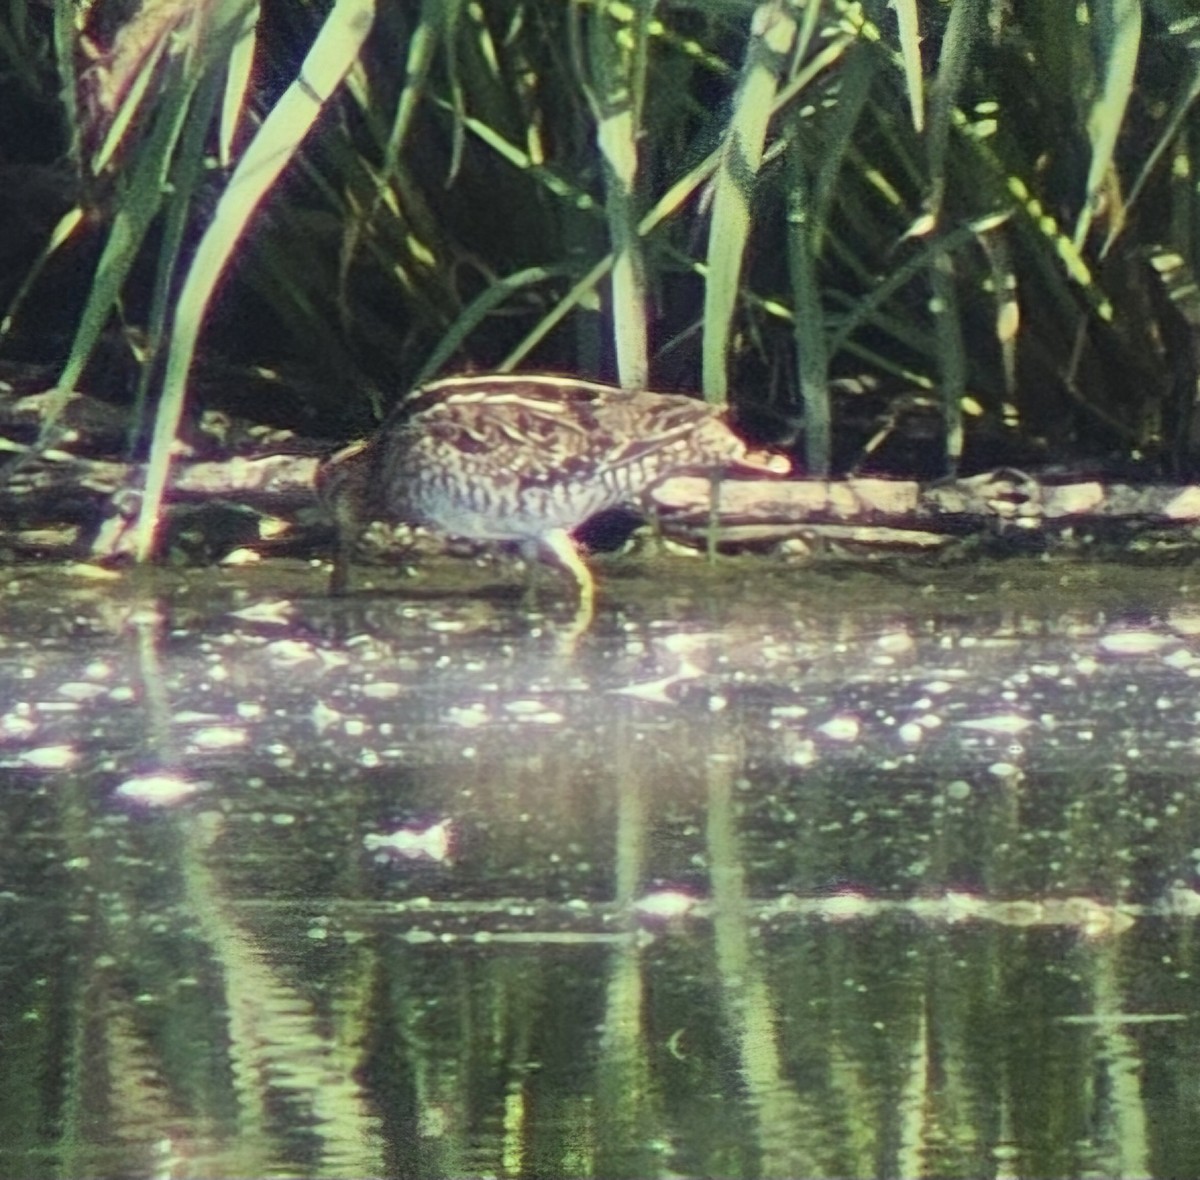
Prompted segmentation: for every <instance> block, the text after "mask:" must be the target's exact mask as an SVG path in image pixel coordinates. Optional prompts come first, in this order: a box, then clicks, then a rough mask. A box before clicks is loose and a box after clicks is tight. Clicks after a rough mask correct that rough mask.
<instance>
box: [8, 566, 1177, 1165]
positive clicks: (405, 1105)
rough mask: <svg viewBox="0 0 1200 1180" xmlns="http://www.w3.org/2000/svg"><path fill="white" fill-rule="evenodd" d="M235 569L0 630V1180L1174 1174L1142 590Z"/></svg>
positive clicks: (965, 577)
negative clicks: (586, 603) (451, 589)
mask: <svg viewBox="0 0 1200 1180" xmlns="http://www.w3.org/2000/svg"><path fill="white" fill-rule="evenodd" d="M668 568H669V569H670V570H672V571H675V570H676V568H677V567H676V566H669V567H668ZM251 576H252V575H248V574H225V575H221V576H219V577H212V578H209V579H207V580H206V581H205V583H204V584H203V585H196V584H194V583H192V584H189V583H188V582H185V581H184V580H183V579H182V578H180V579H175V580H173V581H167V580H164V579H163V578H162V577H160V578H159V580H158V582H157V583H156V584H152V585H142V586H141V587H140V588H139V587H138V585H137V584H136V583H134V582H131V581H129V580H124V581H116V582H113V583H108V582H104V583H92V582H81V581H77V580H74V579H72V578H71V577H69V576H66V575H54V574H46V573H34V572H32V571H30V572H28V573H24V572H21V571H11V572H10V577H9V581H8V583H7V586H6V587H5V588H4V590H3V591H2V593H0V609H2V610H3V611H4V612H5V615H4V617H5V630H4V636H3V640H2V646H0V832H2V833H3V839H4V849H5V853H4V855H3V857H0V917H2V920H3V924H4V930H5V934H6V937H5V939H4V940H3V943H2V944H0V980H2V981H3V987H2V989H0V1044H3V1046H4V1058H5V1063H6V1068H5V1070H3V1071H0V1088H2V1090H3V1094H2V1097H0V1175H12V1176H30V1177H37V1176H70V1177H82V1176H177V1177H183V1176H196V1177H223V1176H229V1177H240V1176H250V1175H254V1176H259V1175H261V1176H268V1175H270V1176H304V1177H308V1176H330V1177H354V1176H414V1177H437V1176H447V1177H459V1176H462V1177H466V1176H509V1175H512V1176H560V1177H574V1176H578V1177H584V1176H600V1177H617V1176H636V1177H647V1176H664V1177H667V1176H729V1177H743V1176H745V1177H751V1176H755V1177H758V1176H761V1177H796V1176H814V1177H815V1176H917V1175H929V1176H964V1177H979V1176H997V1177H1000V1176H1016V1175H1021V1176H1067V1175H1081V1174H1085V1175H1086V1174H1091V1175H1106V1176H1107V1175H1120V1176H1164V1177H1173V1176H1174V1177H1177V1176H1186V1175H1197V1174H1200V1141H1197V1139H1196V1136H1195V1133H1194V1117H1193V1106H1194V1102H1193V1097H1194V1095H1195V1093H1196V1087H1197V1073H1198V1069H1197V1065H1196V1063H1197V1062H1198V1061H1200V1046H1198V1045H1197V1044H1196V1040H1197V1034H1196V1032H1195V1028H1196V1020H1195V1016H1196V1013H1197V1008H1198V1007H1200V990H1198V988H1197V984H1196V979H1197V972H1198V971H1200V964H1198V963H1197V962H1196V959H1197V951H1196V941H1197V940H1196V939H1195V938H1194V936H1193V929H1194V923H1195V920H1196V919H1195V915H1196V914H1197V913H1200V897H1198V896H1197V894H1196V893H1195V892H1194V891H1193V888H1194V886H1195V884H1196V865H1197V862H1198V861H1200V801H1198V793H1197V785H1196V784H1197V777H1198V776H1197V769H1198V768H1200V737H1198V736H1197V735H1198V733H1200V731H1198V729H1197V720H1198V719H1200V704H1198V703H1197V694H1196V691H1195V687H1196V679H1197V676H1198V675H1200V595H1197V594H1195V593H1194V592H1193V591H1192V589H1191V588H1190V586H1189V585H1188V582H1187V577H1186V574H1180V573H1155V572H1153V571H1128V570H1107V571H1106V570H1098V569H1092V568H1089V569H1084V570H1077V571H1074V572H1073V573H1068V574H1067V575H1064V574H1063V573H1062V572H1061V571H1059V572H1057V573H1056V572H1052V571H1050V570H1049V569H1047V568H1046V567H1042V566H1038V565H1033V564H1030V565H1027V566H1026V565H1024V564H1021V563H1006V564H1005V565H1003V566H996V567H992V568H991V569H987V570H985V569H982V568H976V569H973V570H972V571H971V572H970V573H962V572H960V573H957V574H945V573H939V574H938V577H937V588H936V589H933V588H932V587H931V586H927V585H926V582H928V581H929V580H930V579H929V578H928V576H927V575H924V576H916V577H913V578H912V579H911V585H909V586H907V587H898V586H897V583H898V582H899V581H902V579H900V578H897V577H896V576H895V575H894V574H893V575H889V576H887V577H883V576H879V575H863V574H862V573H858V574H856V575H853V576H851V575H847V576H846V577H845V578H841V577H837V576H835V575H833V574H830V573H826V574H823V575H819V576H818V575H813V576H807V575H800V574H797V573H795V572H792V573H789V574H786V575H785V574H783V573H780V572H777V571H767V572H764V569H763V567H762V566H761V565H755V564H754V563H748V564H746V565H745V566H742V565H737V564H732V563H731V564H730V565H728V566H726V568H725V570H724V572H723V573H722V574H721V575H719V577H713V576H707V575H703V574H699V573H698V574H697V576H696V577H695V578H689V580H688V582H687V583H686V584H683V585H681V584H680V583H679V582H678V581H677V580H670V581H668V580H667V578H666V577H665V576H664V577H657V578H655V577H643V578H639V579H633V578H631V579H629V580H628V581H627V582H622V581H620V580H619V579H618V578H617V577H615V576H610V577H608V578H607V579H606V580H603V581H602V584H603V587H604V590H603V596H602V608H601V611H600V614H599V618H598V619H597V622H596V624H595V626H594V627H593V629H592V630H591V631H590V632H589V633H588V634H586V635H585V636H583V637H582V638H581V639H580V640H578V642H575V643H573V644H570V643H564V642H563V641H562V635H563V633H564V630H565V625H566V623H567V621H568V620H569V616H570V611H569V609H567V608H566V607H565V606H564V604H563V603H562V602H561V601H557V600H555V599H554V598H553V597H551V598H550V599H549V601H548V603H547V606H546V613H545V614H544V615H543V614H534V615H531V614H530V613H528V612H526V611H524V610H523V609H522V608H521V607H520V605H519V602H518V601H517V599H516V597H515V596H509V595H507V594H505V595H501V596H499V597H497V596H496V595H495V594H491V593H485V594H484V595H483V596H482V597H460V596H448V597H441V596H438V595H436V594H427V595H426V596H424V597H417V598H414V597H411V596H406V595H404V594H401V593H399V592H397V591H395V590H392V589H387V590H383V591H369V590H368V591H364V592H361V593H359V594H356V595H354V596H352V597H351V598H350V599H348V600H346V601H344V602H332V601H330V600H328V599H326V598H324V596H323V595H321V594H320V593H319V589H318V581H317V579H316V576H315V575H314V574H311V573H310V572H309V571H306V570H302V569H292V570H284V571H282V572H281V571H279V570H274V571H271V572H270V573H269V575H268V576H266V577H263V576H261V575H260V576H259V581H258V582H257V583H252V582H251V581H249V578H250V577H251ZM671 576H672V578H674V579H677V577H678V575H677V573H672V575H671Z"/></svg>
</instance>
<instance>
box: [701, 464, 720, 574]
mask: <svg viewBox="0 0 1200 1180" xmlns="http://www.w3.org/2000/svg"><path fill="white" fill-rule="evenodd" d="M720 539H721V472H720V470H719V469H718V468H715V467H714V468H713V470H712V471H710V472H709V475H708V531H707V534H706V540H705V551H706V554H707V556H708V563H709V565H716V562H717V542H718V541H719V540H720Z"/></svg>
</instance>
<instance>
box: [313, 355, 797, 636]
mask: <svg viewBox="0 0 1200 1180" xmlns="http://www.w3.org/2000/svg"><path fill="white" fill-rule="evenodd" d="M723 468H748V469H751V470H757V471H766V472H772V473H774V474H784V473H786V472H787V471H789V470H790V464H789V463H788V461H787V459H785V458H784V457H783V456H781V455H777V454H770V453H768V452H765V451H755V450H751V449H749V448H748V447H747V446H746V444H745V443H743V442H742V441H741V439H739V438H738V437H737V435H736V434H734V433H733V431H732V430H731V429H730V428H729V426H728V424H727V423H726V421H725V417H724V415H723V414H721V413H719V412H717V411H716V410H714V409H712V408H711V407H709V406H706V405H705V404H704V403H703V402H699V401H696V400H695V399H694V398H690V397H684V396H682V395H681V394H669V393H649V392H644V391H636V392H630V391H627V390H621V389H617V388H614V387H613V386H609V385H599V384H594V383H592V382H588V381H579V380H576V379H574V378H571V377H549V376H512V375H499V376H498V375H490V376H471V377H451V378H449V379H447V380H444V381H437V382H434V383H433V384H431V385H427V386H425V387H424V388H423V389H420V390H418V391H417V392H416V393H414V394H413V395H412V396H411V397H409V398H408V399H406V400H405V401H404V402H403V403H401V404H400V405H399V406H398V407H397V408H396V410H395V411H394V412H393V414H392V415H391V416H390V417H389V418H388V419H387V420H386V421H385V422H384V423H383V424H382V426H380V428H379V430H378V432H377V433H376V434H375V436H374V437H373V438H371V439H370V440H369V441H367V442H364V443H359V444H356V445H354V446H352V447H348V448H346V449H345V450H343V451H341V452H339V453H338V454H337V455H335V456H334V457H333V458H332V459H330V460H329V461H328V462H327V463H326V464H325V465H324V466H323V467H322V468H321V470H320V471H319V472H318V475H317V487H318V491H319V493H320V495H321V498H322V500H323V501H324V502H325V504H326V506H327V507H328V509H329V511H330V513H331V514H332V516H333V518H334V521H335V522H336V524H337V529H338V551H337V555H336V558H335V561H334V570H333V579H332V583H331V589H332V591H333V592H334V593H340V592H341V591H342V590H343V589H344V588H345V585H346V580H347V576H348V571H349V564H350V559H351V555H352V552H353V548H354V544H355V541H356V539H357V536H358V534H359V532H360V531H361V529H362V527H363V525H365V524H367V523H368V522H370V521H375V520H383V521H406V522H408V523H412V524H423V525H428V526H431V527H432V528H434V529H437V530H439V531H441V532H445V533H449V534H451V535H453V536H457V537H467V538H472V539H478V540H489V541H519V542H521V544H522V547H523V548H524V550H525V551H526V553H527V554H528V555H533V554H535V553H536V552H537V550H538V549H539V548H540V549H541V550H542V551H543V552H544V553H545V554H546V555H548V556H550V557H551V558H553V559H555V560H557V561H558V562H559V563H560V564H561V565H563V566H565V567H566V568H567V569H568V570H569V571H570V572H571V573H572V574H573V575H574V577H575V580H576V581H577V582H578V583H579V590H580V606H579V616H580V622H579V625H580V626H586V624H587V621H588V620H590V618H591V613H592V603H593V598H594V593H595V588H594V583H593V581H592V575H591V572H590V571H589V569H588V567H587V565H586V564H585V563H584V561H583V559H582V557H581V556H580V555H579V551H578V549H577V548H576V546H575V542H574V541H573V539H572V536H571V534H572V533H573V532H574V531H575V529H577V528H578V527H579V526H580V525H581V524H583V522H584V521H586V520H587V519H589V518H590V517H592V516H595V515H596V513H598V512H601V511H604V510H605V509H608V508H616V507H630V508H634V509H637V508H639V507H640V505H641V502H642V499H643V497H644V496H645V494H646V493H647V492H648V491H649V490H650V488H651V487H653V485H655V484H656V483H659V482H660V481H661V480H663V479H666V478H667V477H668V476H670V475H674V474H677V473H679V472H684V471H689V472H697V471H714V470H720V469H723Z"/></svg>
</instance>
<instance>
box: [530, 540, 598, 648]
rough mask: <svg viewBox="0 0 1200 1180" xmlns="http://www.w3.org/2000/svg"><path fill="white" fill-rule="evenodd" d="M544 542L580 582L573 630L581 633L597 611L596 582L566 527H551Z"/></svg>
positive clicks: (576, 633)
mask: <svg viewBox="0 0 1200 1180" xmlns="http://www.w3.org/2000/svg"><path fill="white" fill-rule="evenodd" d="M541 540H542V544H543V545H545V546H546V548H547V549H549V550H550V552H551V553H553V554H554V556H555V557H556V558H557V559H558V561H559V564H560V565H564V566H566V568H567V569H568V570H569V571H570V572H571V574H572V575H573V576H574V578H575V581H576V582H578V583H579V608H578V610H576V612H575V620H574V622H573V623H572V624H571V631H572V632H573V633H574V634H575V635H581V634H582V633H583V632H584V631H586V630H587V629H588V627H590V626H591V623H592V618H593V616H594V615H595V611H596V582H595V579H594V578H593V577H592V571H591V570H590V569H588V567H587V562H585V561H584V560H583V558H582V557H580V556H579V549H578V547H577V546H576V544H575V541H574V540H573V539H572V537H571V534H570V533H568V532H567V530H566V529H551V530H550V531H549V532H548V533H545V534H543V535H542V538H541Z"/></svg>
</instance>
